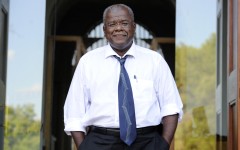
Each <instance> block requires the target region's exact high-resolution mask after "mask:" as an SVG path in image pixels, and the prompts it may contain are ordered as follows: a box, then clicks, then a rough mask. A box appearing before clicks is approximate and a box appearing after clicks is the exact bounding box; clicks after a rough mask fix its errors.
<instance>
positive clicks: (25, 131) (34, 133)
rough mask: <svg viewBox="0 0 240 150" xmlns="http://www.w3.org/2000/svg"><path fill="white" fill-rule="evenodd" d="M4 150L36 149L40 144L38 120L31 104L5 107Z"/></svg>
mask: <svg viewBox="0 0 240 150" xmlns="http://www.w3.org/2000/svg"><path fill="white" fill-rule="evenodd" d="M6 110H7V111H6V121H5V122H6V125H5V135H4V136H5V137H4V149H5V150H37V149H39V144H40V120H36V119H35V118H34V117H35V112H34V107H33V105H31V104H28V105H23V106H16V107H13V106H7V107H6Z"/></svg>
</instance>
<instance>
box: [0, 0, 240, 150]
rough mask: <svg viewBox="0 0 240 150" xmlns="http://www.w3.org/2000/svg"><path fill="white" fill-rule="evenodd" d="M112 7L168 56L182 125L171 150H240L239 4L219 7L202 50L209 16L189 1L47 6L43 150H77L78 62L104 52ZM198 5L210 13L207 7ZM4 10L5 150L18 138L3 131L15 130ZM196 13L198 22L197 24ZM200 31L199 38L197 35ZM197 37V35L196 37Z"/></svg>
mask: <svg viewBox="0 0 240 150" xmlns="http://www.w3.org/2000/svg"><path fill="white" fill-rule="evenodd" d="M114 3H124V4H127V5H129V6H130V7H131V8H132V9H133V11H134V14H135V21H136V23H137V30H136V36H135V42H136V43H137V44H139V45H142V46H144V47H148V48H151V49H152V50H155V51H157V52H159V53H160V54H161V55H163V56H164V58H165V60H166V61H167V63H168V64H169V66H170V69H171V71H172V74H173V75H174V77H175V80H176V82H177V86H178V88H179V91H180V94H181V97H182V100H183V103H184V118H183V120H182V122H180V123H179V126H178V129H177V132H176V135H175V138H174V141H173V143H172V145H171V150H183V149H184V150H186V149H189V150H190V149H206V150H207V149H209V150H210V149H211V150H212V149H216V150H240V145H239V144H238V143H240V130H239V125H240V121H239V119H238V118H239V117H238V116H239V115H240V108H239V106H240V104H239V100H240V59H239V58H240V46H239V42H240V38H239V37H238V35H240V30H239V29H240V16H239V15H238V14H240V12H239V11H240V9H239V6H240V0H217V1H216V2H214V5H216V10H213V11H215V14H216V16H214V20H211V22H215V23H216V27H215V28H216V31H215V30H214V32H213V33H212V34H210V35H209V37H207V38H206V39H205V40H204V41H203V42H202V43H201V44H200V45H194V44H193V43H194V40H192V41H191V39H195V38H197V37H198V36H200V32H206V31H205V30H204V25H206V24H209V22H207V20H205V19H206V18H207V17H208V16H207V14H206V15H205V16H204V15H202V16H203V18H201V14H203V13H204V11H206V12H207V11H210V10H211V9H210V8H207V7H206V8H203V7H202V8H199V10H197V9H196V8H197V7H196V8H194V7H193V5H194V4H191V0H190V1H185V0H178V1H176V0H161V1H155V0H148V2H147V3H146V1H144V0H136V1H127V0H119V1H113V0H109V1H104V2H103V1H99V0H81V1H77V0H72V1H68V0H46V12H45V13H46V17H45V36H44V43H45V46H44V66H43V68H44V69H43V87H42V89H43V90H42V105H41V110H42V111H41V112H42V114H41V121H40V123H39V131H37V132H38V133H40V138H39V147H40V149H41V150H66V149H72V150H74V149H76V148H75V147H74V144H73V141H72V139H71V137H69V136H67V135H66V134H65V133H64V132H63V129H64V124H63V105H64V102H65V98H66V95H67V92H68V88H69V85H70V82H71V79H72V75H73V73H74V70H75V67H76V65H77V62H78V60H79V59H80V57H81V56H82V55H84V54H85V53H87V52H88V51H90V50H92V49H94V48H95V47H98V46H101V45H104V44H106V40H105V39H104V35H103V33H102V13H103V11H104V9H105V8H106V7H107V6H109V5H111V4H114ZM195 3H198V4H199V7H200V6H207V3H206V2H205V1H200V0H199V1H196V2H195ZM201 4H202V5H201ZM204 4H205V5H204ZM0 6H1V7H0V8H1V16H0V31H1V32H0V114H1V115H0V150H1V149H4V147H3V145H4V144H5V145H6V144H9V141H8V140H6V142H5V139H7V138H12V137H10V136H9V135H7V134H6V131H10V130H11V129H10V126H9V125H8V126H5V125H4V124H6V122H8V124H11V120H8V121H6V119H4V118H5V117H7V116H8V115H9V113H7V111H6V109H5V108H6V107H7V106H6V86H7V83H6V77H7V76H6V74H7V39H8V33H7V31H8V12H9V1H8V0H0ZM10 7H11V6H10ZM194 12H195V16H194V15H192V16H191V14H194ZM191 17H193V18H191ZM204 17H205V18H204ZM195 20H198V21H199V22H200V23H198V24H193V25H192V26H194V28H193V29H191V30H190V25H189V24H191V22H194V21H195ZM198 25H199V26H198ZM196 30H200V32H196V33H195V32H194V31H196ZM191 32H194V33H195V35H194V36H191V35H192V34H191ZM186 37H187V38H186ZM186 39H187V40H186ZM187 41H190V43H189V42H187ZM191 42H192V43H191ZM4 112H5V115H4ZM4 129H5V134H4ZM1 143H4V144H1ZM1 146H2V147H1ZM204 146H205V147H204Z"/></svg>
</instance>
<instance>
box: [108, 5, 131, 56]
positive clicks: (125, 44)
mask: <svg viewBox="0 0 240 150" xmlns="http://www.w3.org/2000/svg"><path fill="white" fill-rule="evenodd" d="M103 23H104V26H103V31H104V33H105V36H106V38H107V40H108V42H109V43H110V45H111V47H112V48H113V49H114V50H115V51H116V52H119V53H121V54H124V53H125V52H126V51H127V50H128V49H129V48H130V47H131V45H132V42H133V37H134V33H135V28H136V25H135V22H134V14H133V11H132V9H131V8H129V7H128V6H126V5H124V4H115V5H112V6H109V7H108V8H106V9H105V11H104V13H103Z"/></svg>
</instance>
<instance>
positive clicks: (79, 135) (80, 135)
mask: <svg viewBox="0 0 240 150" xmlns="http://www.w3.org/2000/svg"><path fill="white" fill-rule="evenodd" d="M71 134H72V137H73V140H74V143H75V145H76V147H77V148H78V147H79V145H80V144H81V143H82V141H83V139H84V138H85V134H84V132H81V131H72V132H71Z"/></svg>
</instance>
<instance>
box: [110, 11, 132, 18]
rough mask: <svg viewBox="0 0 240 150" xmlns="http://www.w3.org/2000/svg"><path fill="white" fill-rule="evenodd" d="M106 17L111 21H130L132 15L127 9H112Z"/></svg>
mask: <svg viewBox="0 0 240 150" xmlns="http://www.w3.org/2000/svg"><path fill="white" fill-rule="evenodd" d="M106 17H107V19H111V20H119V19H129V18H130V14H129V13H128V11H127V10H126V9H114V10H113V9H111V10H109V11H108V12H107V16H106Z"/></svg>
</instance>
